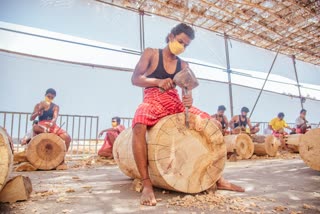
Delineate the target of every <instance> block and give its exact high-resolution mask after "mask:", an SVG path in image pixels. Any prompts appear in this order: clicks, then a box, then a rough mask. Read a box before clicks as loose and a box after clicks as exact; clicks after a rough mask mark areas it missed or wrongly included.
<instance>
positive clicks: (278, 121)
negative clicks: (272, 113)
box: [269, 112, 295, 149]
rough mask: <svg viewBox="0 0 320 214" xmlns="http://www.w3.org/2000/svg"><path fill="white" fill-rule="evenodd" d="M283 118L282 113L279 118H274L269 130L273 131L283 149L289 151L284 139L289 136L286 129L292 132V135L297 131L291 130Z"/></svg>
mask: <svg viewBox="0 0 320 214" xmlns="http://www.w3.org/2000/svg"><path fill="white" fill-rule="evenodd" d="M283 118H284V113H283V112H280V113H279V114H278V117H275V118H273V119H272V120H271V121H270V122H269V129H270V130H272V134H273V135H274V136H275V137H277V138H279V139H280V142H281V147H282V149H287V146H286V144H285V140H284V138H285V136H286V135H288V133H287V132H286V131H285V129H289V130H291V131H292V133H294V132H295V129H294V128H291V127H290V126H289V125H288V124H287V123H286V121H285V120H284V119H283Z"/></svg>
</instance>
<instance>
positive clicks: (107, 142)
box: [98, 125, 125, 157]
mask: <svg viewBox="0 0 320 214" xmlns="http://www.w3.org/2000/svg"><path fill="white" fill-rule="evenodd" d="M123 130H125V127H124V126H123V125H118V126H117V127H115V130H109V131H107V133H106V137H105V138H104V143H103V145H102V146H101V148H100V149H99V151H98V155H99V156H104V157H112V148H113V144H114V141H115V140H116V138H117V137H118V135H119V134H120V133H121V132H122V131H123Z"/></svg>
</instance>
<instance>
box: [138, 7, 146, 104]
mask: <svg viewBox="0 0 320 214" xmlns="http://www.w3.org/2000/svg"><path fill="white" fill-rule="evenodd" d="M139 35H140V53H141V55H142V53H143V52H144V49H145V40H144V11H143V10H139ZM143 99H144V89H143V88H142V100H143Z"/></svg>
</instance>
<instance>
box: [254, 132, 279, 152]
mask: <svg viewBox="0 0 320 214" xmlns="http://www.w3.org/2000/svg"><path fill="white" fill-rule="evenodd" d="M279 146H280V142H279V140H278V139H277V138H276V137H274V136H273V135H268V136H264V142H263V143H257V142H254V154H256V155H269V156H270V157H275V156H276V155H277V153H278V149H279Z"/></svg>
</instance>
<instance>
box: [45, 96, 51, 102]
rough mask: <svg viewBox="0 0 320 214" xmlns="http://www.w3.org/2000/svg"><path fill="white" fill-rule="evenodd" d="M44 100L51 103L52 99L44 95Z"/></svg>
mask: <svg viewBox="0 0 320 214" xmlns="http://www.w3.org/2000/svg"><path fill="white" fill-rule="evenodd" d="M44 101H46V103H48V104H50V103H52V99H50V98H48V97H47V96H45V97H44Z"/></svg>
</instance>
